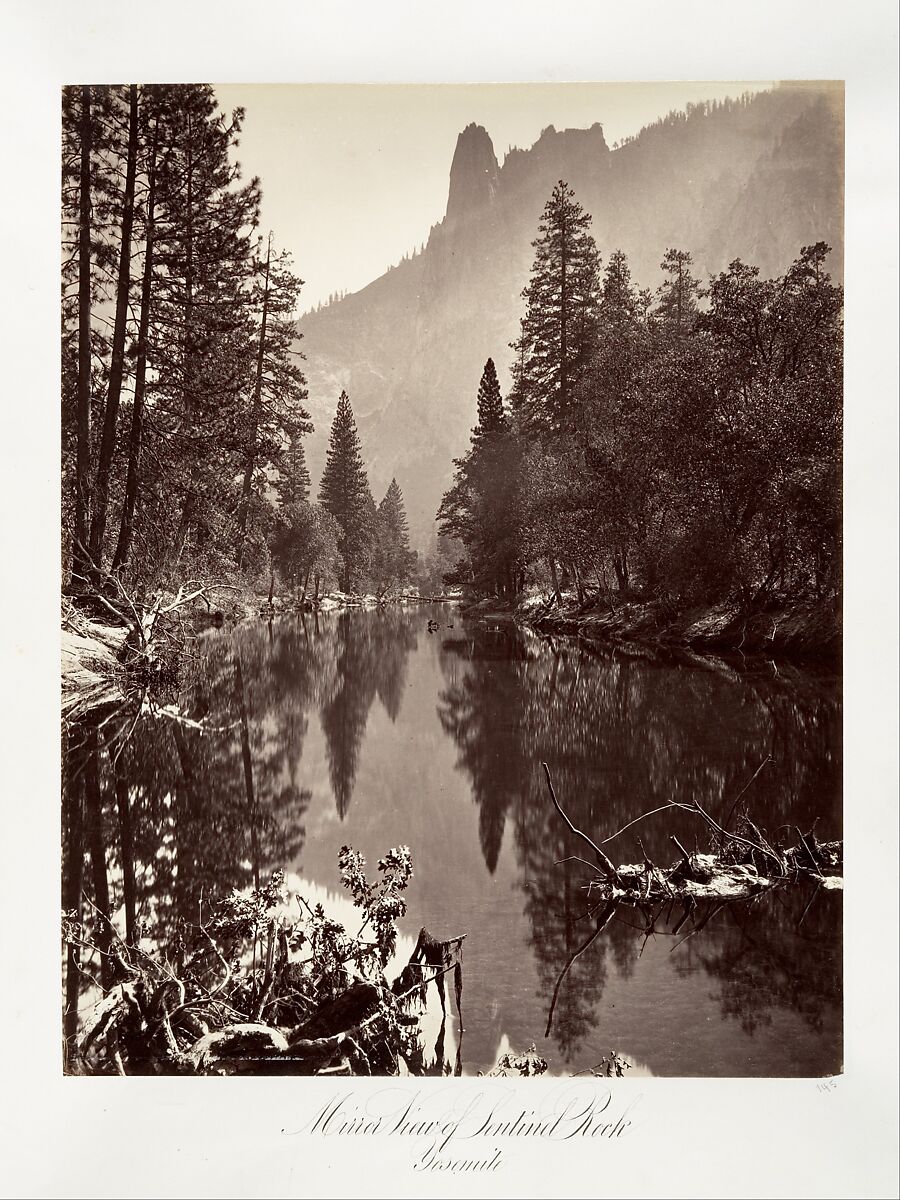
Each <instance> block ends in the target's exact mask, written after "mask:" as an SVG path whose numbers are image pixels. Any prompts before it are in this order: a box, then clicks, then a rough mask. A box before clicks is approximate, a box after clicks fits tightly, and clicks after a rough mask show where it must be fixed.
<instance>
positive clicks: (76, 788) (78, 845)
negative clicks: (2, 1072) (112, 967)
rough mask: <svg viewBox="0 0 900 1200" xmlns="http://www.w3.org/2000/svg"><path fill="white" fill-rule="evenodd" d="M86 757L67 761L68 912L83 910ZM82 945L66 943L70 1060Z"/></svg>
mask: <svg viewBox="0 0 900 1200" xmlns="http://www.w3.org/2000/svg"><path fill="white" fill-rule="evenodd" d="M82 766H83V760H81V757H80V756H78V763H77V766H76V765H75V763H74V762H70V763H69V764H68V765H67V768H66V769H67V775H68V779H67V781H66V794H65V808H64V813H65V834H66V847H65V873H64V875H63V890H62V906H63V909H64V910H65V911H66V912H73V911H74V912H75V913H80V912H81V881H82V874H83V871H84V841H83V838H84V818H83V796H84V771H83V769H79V768H81V767H82ZM80 963H81V947H80V946H71V945H70V946H67V947H66V1009H65V1015H64V1017H63V1037H64V1038H65V1056H66V1063H67V1064H69V1063H70V1062H71V1059H72V1052H73V1050H74V1048H75V1039H76V1037H77V1035H78V993H79V991H80V985H81V979H82V974H81V971H80V970H79V966H80Z"/></svg>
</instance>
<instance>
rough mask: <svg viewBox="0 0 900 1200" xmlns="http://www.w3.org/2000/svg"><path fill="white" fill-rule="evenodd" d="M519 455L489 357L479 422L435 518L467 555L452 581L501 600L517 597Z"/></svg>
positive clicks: (480, 388) (480, 391) (480, 394)
mask: <svg viewBox="0 0 900 1200" xmlns="http://www.w3.org/2000/svg"><path fill="white" fill-rule="evenodd" d="M519 455H520V446H519V443H518V440H517V439H516V437H515V436H514V435H513V433H512V431H511V429H510V426H509V420H508V418H507V415H506V412H505V410H504V407H503V401H502V398H501V396H500V385H499V383H498V381H497V372H496V369H495V367H494V362H493V359H490V358H489V359H488V360H487V362H486V363H485V365H484V370H483V372H482V375H481V382H480V384H479V386H478V423H477V424H476V425H475V428H474V429H473V430H472V440H471V445H470V448H469V451H468V453H467V454H466V455H465V456H464V457H463V458H458V459H456V460H455V466H456V473H455V476H454V481H453V486H452V487H451V488H450V489H449V490H448V491H447V492H445V494H444V497H443V499H442V500H441V506H440V508H439V509H438V513H437V521H438V525H439V528H440V531H441V533H442V534H443V535H445V536H449V537H453V538H457V539H459V541H461V542H462V543H463V545H464V546H465V548H466V553H467V556H468V563H464V564H462V573H460V572H459V570H458V571H457V573H456V575H455V577H454V578H453V579H452V581H453V582H463V581H465V582H474V583H475V584H476V585H478V586H480V587H482V588H484V589H485V590H489V591H495V592H496V593H497V594H498V595H501V596H512V595H514V594H515V592H516V590H517V587H518V583H519V570H520V566H521V562H520V557H519V542H520V530H519V469H520V461H519ZM449 581H451V579H450V577H448V582H449Z"/></svg>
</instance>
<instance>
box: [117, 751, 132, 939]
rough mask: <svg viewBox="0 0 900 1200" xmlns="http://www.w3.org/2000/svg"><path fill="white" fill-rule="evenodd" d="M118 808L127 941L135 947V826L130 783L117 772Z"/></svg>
mask: <svg viewBox="0 0 900 1200" xmlns="http://www.w3.org/2000/svg"><path fill="white" fill-rule="evenodd" d="M116 806H117V808H118V811H119V839H120V843H121V851H122V891H123V894H124V898H125V940H126V941H127V942H128V943H129V945H133V944H134V941H135V932H136V914H135V908H136V905H135V886H134V826H133V824H132V820H131V801H130V799H129V796H128V782H127V780H125V779H124V778H123V777H122V776H121V775H120V774H119V773H118V771H117V772H116Z"/></svg>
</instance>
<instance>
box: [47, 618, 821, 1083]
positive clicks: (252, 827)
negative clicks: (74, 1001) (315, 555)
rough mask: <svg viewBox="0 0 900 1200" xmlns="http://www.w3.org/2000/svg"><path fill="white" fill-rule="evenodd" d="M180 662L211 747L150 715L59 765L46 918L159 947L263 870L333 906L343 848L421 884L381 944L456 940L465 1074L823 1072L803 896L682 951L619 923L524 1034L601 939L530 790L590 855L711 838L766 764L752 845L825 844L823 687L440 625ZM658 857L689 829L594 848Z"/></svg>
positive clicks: (392, 623)
mask: <svg viewBox="0 0 900 1200" xmlns="http://www.w3.org/2000/svg"><path fill="white" fill-rule="evenodd" d="M429 618H432V619H433V621H435V622H436V623H437V624H438V626H439V628H437V629H436V630H435V631H433V632H432V631H429V626H428V622H429ZM199 649H200V661H199V663H198V678H197V682H196V683H195V684H194V685H192V687H191V690H190V692H189V694H188V695H187V696H186V697H185V700H184V708H185V711H187V713H188V714H189V715H190V717H191V718H192V719H194V720H196V721H198V722H199V721H201V719H202V720H203V722H204V724H206V725H209V726H211V727H212V730H213V731H212V732H205V733H202V734H201V733H200V732H199V731H198V730H195V729H192V728H185V727H183V726H177V725H174V724H173V723H172V722H171V721H168V720H165V719H159V718H157V719H149V718H148V719H145V720H143V721H142V722H141V723H140V724H139V725H138V727H137V728H136V729H135V731H134V734H133V736H132V738H131V740H130V741H129V742H128V743H127V745H126V747H125V749H124V751H123V752H122V754H121V755H120V757H119V760H118V763H117V764H116V767H115V769H114V770H113V769H112V767H111V765H110V763H109V762H108V761H107V759H108V756H103V761H99V758H98V756H97V755H96V754H94V757H93V759H92V757H91V754H92V750H91V739H90V737H88V739H87V741H86V743H85V744H83V745H82V747H81V748H80V750H79V751H78V761H77V762H73V761H70V764H69V770H70V773H71V774H72V775H74V774H76V773H82V772H83V774H84V780H85V783H84V793H83V794H84V796H85V807H84V819H83V821H80V822H79V824H78V827H77V828H74V829H73V828H72V827H71V822H69V829H68V845H67V846H66V848H65V849H66V854H65V860H64V861H65V864H66V871H65V872H64V897H63V899H64V904H65V903H66V899H67V897H68V900H69V901H70V903H69V904H67V905H66V906H67V907H72V906H74V904H75V903H77V899H78V896H79V892H80V890H81V889H84V890H85V891H86V892H87V893H88V894H90V895H92V896H93V898H95V899H96V900H97V902H98V903H99V904H100V905H101V907H106V908H108V909H109V910H112V911H116V910H117V909H119V908H121V907H122V906H124V904H125V900H126V899H128V900H129V904H130V905H132V906H133V909H134V912H133V916H134V918H135V919H136V920H137V921H139V922H141V923H142V924H143V925H144V926H145V927H146V928H147V930H148V931H149V932H150V934H151V936H153V937H154V938H157V939H161V940H164V939H165V938H166V937H168V936H173V935H174V933H175V931H176V930H177V925H178V921H179V919H180V918H182V917H183V918H186V919H188V920H195V919H196V917H197V909H198V903H199V902H200V901H201V899H202V898H204V897H205V898H206V902H208V903H211V902H212V901H213V900H214V898H215V897H216V896H220V895H222V894H223V893H224V892H226V891H228V890H229V889H230V887H232V886H237V887H244V886H247V885H249V884H252V883H253V881H254V877H255V876H257V875H258V876H259V877H261V878H262V879H263V881H265V879H266V878H267V877H268V874H269V872H271V870H273V869H274V868H275V867H284V868H285V870H286V871H288V872H293V873H295V874H296V875H298V876H299V877H300V879H301V884H302V881H307V882H308V883H309V886H310V888H311V889H314V890H315V891H316V894H317V895H319V896H320V895H322V894H323V893H334V892H335V891H339V890H340V889H339V887H338V874H337V859H338V852H339V850H340V848H341V846H342V845H344V844H345V843H349V844H350V845H352V846H354V847H356V848H357V849H359V850H361V851H362V852H363V853H364V854H365V856H366V859H367V860H368V862H369V863H370V864H372V865H374V863H375V862H376V861H377V859H378V858H379V857H380V856H381V855H382V854H383V853H384V852H385V851H386V850H387V849H388V848H389V847H391V846H396V845H399V844H403V843H405V844H407V845H409V847H410V849H411V851H412V858H413V865H414V870H415V876H414V878H413V881H412V883H411V885H410V889H409V891H408V893H407V895H408V901H409V915H408V917H407V918H406V919H405V921H404V922H403V923H402V925H401V930H402V932H403V933H405V934H407V935H408V936H409V938H410V939H411V940H414V939H415V937H416V934H417V932H418V929H419V926H421V925H425V926H426V927H427V928H428V929H429V930H430V931H431V932H432V933H433V934H434V935H436V936H437V937H439V938H446V937H450V936H452V935H456V934H460V933H466V934H467V935H468V937H467V940H466V947H465V954H464V980H465V990H464V1000H463V1015H464V1019H465V1022H464V1023H465V1032H464V1036H463V1042H462V1047H461V1049H462V1054H461V1058H462V1063H463V1071H464V1073H466V1074H474V1073H476V1072H477V1071H479V1070H487V1069H489V1068H490V1067H491V1066H492V1065H493V1064H494V1062H495V1061H496V1057H497V1054H498V1051H500V1050H502V1049H507V1048H509V1047H512V1048H513V1049H515V1050H526V1049H527V1048H528V1047H529V1046H530V1045H531V1043H532V1042H533V1043H535V1045H536V1047H537V1049H538V1052H539V1053H540V1054H541V1055H542V1056H543V1057H545V1058H546V1059H548V1061H549V1062H550V1067H551V1070H552V1071H557V1072H571V1071H578V1070H583V1069H587V1068H589V1067H591V1066H593V1065H594V1064H596V1063H599V1062H600V1061H601V1059H602V1058H603V1057H604V1056H605V1055H608V1054H609V1052H610V1051H611V1050H615V1051H616V1052H618V1054H619V1055H622V1056H624V1058H625V1059H626V1060H627V1061H629V1062H630V1063H631V1064H632V1068H631V1072H630V1073H631V1074H639V1073H648V1074H655V1075H719V1076H743V1075H776V1076H777V1075H801V1076H802V1075H810V1076H816V1075H823V1074H829V1073H833V1072H836V1071H838V1070H839V1069H840V1066H841V1061H842V1026H841V895H840V893H839V892H825V891H822V892H818V893H816V892H815V891H814V890H813V889H812V888H811V887H810V888H797V889H794V890H790V889H785V890H784V892H782V893H776V894H774V895H772V896H770V897H768V898H765V899H762V900H759V901H757V902H755V903H752V904H740V905H730V906H727V907H725V908H723V909H722V910H721V911H720V912H718V913H717V914H715V915H714V916H713V917H712V918H711V919H710V921H709V922H708V923H707V924H706V925H705V926H704V927H703V928H702V929H701V930H700V931H699V932H697V933H695V934H693V935H692V936H690V937H687V938H686V940H685V935H686V934H687V933H689V932H690V930H691V928H692V923H691V922H690V921H687V922H686V923H685V924H684V925H683V926H682V928H681V929H679V930H678V932H677V934H676V933H675V932H674V930H675V928H676V926H677V925H678V923H679V920H680V919H681V917H682V913H681V912H680V911H676V912H674V913H672V914H671V916H670V917H669V919H668V920H666V918H665V915H663V918H662V919H661V920H660V922H659V923H658V924H657V932H656V934H654V935H652V936H649V937H648V936H645V932H644V920H643V918H642V917H641V915H640V913H639V912H637V911H634V910H631V909H627V908H623V909H620V910H619V914H618V916H617V917H616V919H614V920H613V922H612V923H611V924H610V925H609V926H608V927H607V928H606V930H605V931H604V932H603V933H602V934H601V936H600V937H599V938H598V939H597V940H596V941H595V942H594V943H593V945H591V946H590V947H589V949H587V950H586V951H585V952H584V953H583V954H582V955H580V956H579V957H578V958H577V959H576V961H575V962H574V964H573V966H572V968H571V970H570V971H569V972H568V974H567V976H566V978H565V980H564V982H563V984H562V986H561V987H560V989H559V996H558V999H557V1003H556V1009H555V1012H554V1016H553V1023H552V1026H551V1029H550V1033H549V1036H547V1037H545V1029H546V1025H547V1017H548V1009H549V1007H550V1002H551V998H552V995H553V991H554V987H555V985H556V982H557V979H558V977H559V974H560V972H561V971H562V969H563V968H564V966H565V964H566V962H567V960H568V959H569V958H570V956H571V955H572V954H573V952H574V951H575V950H577V948H578V947H579V946H580V945H582V943H583V942H584V941H585V940H586V939H587V938H588V937H589V936H590V934H591V931H592V929H593V927H594V926H593V923H592V917H591V915H590V912H589V909H590V907H591V906H590V900H589V897H588V895H587V893H586V891H585V882H586V879H587V878H588V876H589V872H588V870H587V869H586V867H584V866H583V865H582V864H581V863H579V862H578V861H574V860H572V858H571V857H570V856H573V855H581V854H582V853H583V851H584V850H585V847H584V846H583V844H579V843H578V842H577V841H573V840H571V839H570V837H569V836H568V835H567V834H566V833H565V831H564V830H563V828H562V824H561V822H560V820H559V818H558V816H557V815H556V814H555V812H554V810H553V808H552V807H551V805H550V802H549V800H548V797H547V793H546V790H545V784H544V782H543V778H542V773H541V769H540V764H541V762H542V761H546V762H547V763H548V764H549V766H550V768H551V771H552V773H553V778H554V781H555V784H556V789H557V793H558V795H559V797H560V800H561V802H562V803H563V805H564V806H565V807H566V809H567V810H568V812H569V814H570V816H571V817H572V819H573V821H574V822H575V824H576V825H578V826H580V827H581V828H584V829H587V830H589V831H590V832H591V833H592V835H593V836H594V837H595V839H599V838H607V837H609V836H610V835H611V834H612V833H614V832H615V831H616V830H617V829H619V828H620V827H621V826H623V825H625V824H626V823H627V822H629V821H631V820H632V819H633V818H634V817H636V816H638V815H639V814H640V813H642V812H646V811H648V810H650V809H653V808H658V807H659V806H660V805H663V804H665V803H666V802H667V801H669V800H678V799H684V800H691V799H697V800H699V801H700V803H701V805H702V806H703V807H704V808H705V809H706V810H707V811H708V812H710V813H712V814H713V815H714V816H717V817H718V818H720V819H724V818H726V817H727V816H728V814H729V810H730V809H731V807H732V804H733V802H734V800H735V798H736V797H738V795H739V793H740V792H741V791H742V789H743V788H744V787H745V785H746V784H747V782H748V780H750V778H751V777H752V776H753V774H754V772H755V771H756V770H757V768H758V767H759V766H760V764H761V763H763V761H764V760H765V759H766V758H767V756H768V757H769V759H770V761H768V762H767V763H766V765H765V766H764V767H763V769H762V770H761V771H760V772H759V774H758V776H757V777H756V779H755V780H754V782H753V783H752V785H751V786H750V788H749V789H748V790H747V792H746V795H745V796H744V798H743V799H744V801H746V802H747V808H748V812H749V815H750V817H751V818H752V820H753V821H754V822H755V823H756V824H757V825H759V826H761V827H762V828H764V829H766V830H767V831H768V833H769V835H770V836H772V837H775V836H779V835H778V830H779V828H780V827H782V826H789V827H790V828H785V829H782V830H781V836H783V837H784V838H785V839H786V842H788V843H789V844H794V843H796V841H797V837H796V834H795V831H794V829H793V826H800V828H801V829H803V830H804V831H805V830H807V829H809V827H810V826H811V825H812V824H813V822H814V821H815V820H816V819H818V824H817V825H816V832H817V834H818V836H819V837H820V838H821V839H822V840H826V839H830V838H835V837H839V836H841V795H840V786H841V782H840V781H841V752H840V747H841V699H840V689H839V685H838V681H837V680H836V679H835V678H834V677H832V676H829V675H824V674H820V673H809V672H805V671H801V670H799V669H797V668H793V667H786V666H784V665H783V664H778V665H777V666H776V665H775V664H773V663H766V662H756V663H754V664H736V663H735V662H734V661H731V662H728V663H726V662H724V661H722V660H720V659H700V658H697V659H695V660H688V661H684V660H679V661H678V662H676V661H674V660H661V659H659V658H656V657H654V656H652V655H650V654H649V653H640V652H632V653H626V652H624V651H621V650H608V649H603V648H600V647H597V646H593V645H590V646H589V645H583V644H581V643H579V642H577V641H572V640H566V639H559V640H548V639H544V638H538V637H537V636H535V635H533V634H530V633H528V632H524V631H521V630H518V629H516V628H515V627H514V626H512V625H510V624H503V625H498V624H496V623H494V624H493V625H492V624H491V622H486V623H483V624H476V623H474V622H469V621H465V620H463V619H462V618H461V617H460V615H459V613H458V610H457V609H455V608H454V607H451V606H437V605H435V606H424V605H423V606H418V607H399V606H393V607H390V608H388V609H387V610H383V611H356V612H341V613H332V614H327V615H321V614H320V615H318V616H314V615H310V616H305V617H302V618H301V617H295V618H282V619H279V620H277V621H276V622H274V623H272V624H271V625H269V624H266V623H263V622H257V623H253V624H249V625H246V626H243V627H241V628H239V629H238V630H237V631H236V632H232V633H227V632H224V633H212V634H210V635H206V636H205V637H204V638H203V639H202V640H201V642H200V648H199ZM242 712H243V714H244V718H245V720H244V724H243V728H244V730H245V731H246V738H247V740H248V741H249V751H250V755H249V758H250V764H251V771H252V784H253V795H254V802H253V806H252V808H248V803H247V787H246V785H247V779H246V774H245V757H244V755H243V754H242V739H241V721H240V715H241V713H242ZM95 744H96V743H95ZM670 834H675V835H676V836H677V837H678V838H679V839H680V840H681V841H682V842H683V843H684V844H685V845H686V846H688V847H689V848H693V847H694V846H696V847H698V848H700V849H704V848H705V847H706V833H705V830H704V828H703V827H702V825H701V823H700V821H699V820H698V819H696V818H694V817H692V816H691V815H690V814H687V813H683V812H682V813H677V814H672V813H665V814H660V815H658V816H655V817H650V818H649V819H648V820H646V821H644V822H642V823H641V824H640V825H639V826H637V827H635V828H633V829H630V830H628V831H627V832H625V833H623V834H622V835H621V836H620V837H619V838H617V839H615V840H614V841H612V842H611V843H609V844H608V845H607V846H606V849H607V851H608V852H609V853H610V854H611V857H612V858H613V860H614V861H621V862H633V861H639V860H640V858H641V852H640V850H639V849H638V846H637V842H636V835H639V836H640V837H641V839H642V841H643V845H644V848H645V850H646V852H647V853H648V854H649V855H650V857H651V858H653V859H654V861H656V862H658V863H663V864H668V863H669V862H672V861H675V858H676V857H677V854H676V852H675V851H674V848H673V847H672V845H671V844H670V842H669V841H668V837H669V835H670ZM73 838H76V839H77V840H78V842H80V843H81V844H80V845H74V844H73V841H72V839H73ZM589 856H590V854H589V852H588V857H589ZM566 859H569V861H561V860H566ZM126 875H127V877H128V878H132V877H133V878H134V881H135V883H134V889H133V895H132V896H131V897H125V896H124V895H123V890H124V889H123V879H124V878H125V877H126ZM73 986H75V985H73ZM70 996H71V993H70ZM454 1036H458V1031H456V1034H455V1035H454Z"/></svg>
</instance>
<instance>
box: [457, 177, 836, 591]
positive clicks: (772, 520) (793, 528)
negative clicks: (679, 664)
mask: <svg viewBox="0 0 900 1200" xmlns="http://www.w3.org/2000/svg"><path fill="white" fill-rule="evenodd" d="M534 248H535V259H534V265H533V268H532V272H531V278H530V281H529V283H528V286H527V287H526V289H525V291H524V293H523V298H524V300H525V311H524V314H523V316H522V319H521V327H520V335H519V338H518V339H517V341H516V342H515V343H514V345H513V348H514V349H515V351H516V359H515V362H514V365H513V379H512V387H511V390H510V392H509V395H508V396H507V398H506V401H505V403H504V402H503V401H502V400H501V396H500V388H499V385H498V382H497V376H496V371H495V369H494V364H493V362H492V361H491V360H488V362H487V363H486V365H485V368H484V374H483V376H482V380H481V386H480V388H479V392H478V424H477V425H476V427H475V428H474V430H473V432H472V439H471V444H470V447H469V449H468V452H467V453H466V454H465V455H464V456H463V457H462V458H461V459H458V460H456V463H455V467H456V472H455V477H454V481H453V485H452V487H451V488H450V489H449V490H448V491H447V492H446V494H445V495H444V498H443V501H442V504H441V507H440V509H439V512H438V522H439V526H440V529H441V531H442V533H443V534H444V535H445V536H449V537H451V538H454V539H457V540H458V542H460V543H461V544H462V545H463V547H464V548H465V558H464V559H463V560H462V561H461V562H459V563H458V564H457V566H456V568H455V570H454V571H452V572H451V573H450V575H449V576H448V579H450V580H453V581H454V582H460V583H466V584H469V585H470V586H471V587H472V588H473V589H474V590H475V591H476V592H479V593H480V594H483V595H487V594H494V595H498V596H501V597H507V598H511V597H512V596H514V595H515V594H516V593H518V592H519V591H520V590H521V589H522V588H523V587H524V586H525V584H526V583H527V582H530V581H537V582H540V583H546V584H548V585H549V586H550V587H551V588H552V590H553V592H554V593H555V595H556V597H557V598H559V597H560V594H561V590H562V589H563V588H565V587H568V588H571V589H573V590H574V591H575V592H576V593H577V597H578V600H579V601H580V602H584V601H585V600H586V598H587V595H588V593H589V592H590V591H599V592H606V591H610V590H613V589H615V590H617V591H618V592H619V593H622V594H626V595H627V594H643V595H646V596H652V597H663V598H666V599H669V600H675V601H683V602H687V603H693V602H712V601H716V600H720V599H724V598H732V599H739V600H741V601H745V602H746V601H750V600H751V599H754V600H759V599H760V598H761V597H772V596H790V597H801V596H804V597H806V596H809V597H823V596H830V595H834V594H835V593H836V592H837V590H838V588H839V585H840V562H841V550H840V538H841V523H840V479H841V437H842V423H841V416H842V412H841V410H842V311H843V293H842V289H841V288H840V287H838V286H836V285H835V284H833V283H832V281H831V278H830V276H829V274H828V272H827V268H826V260H827V257H828V253H829V247H828V246H827V245H825V244H824V243H821V242H820V243H817V244H816V245H812V246H804V247H802V248H801V249H800V253H799V255H798V257H797V259H796V261H795V262H794V263H793V264H792V265H791V267H790V268H789V269H788V270H787V272H786V273H785V274H784V275H783V276H781V277H779V278H775V279H764V278H761V277H760V273H759V271H758V270H757V269H756V268H755V267H753V266H749V265H747V264H745V263H743V262H741V261H740V260H735V261H734V262H732V263H731V265H730V266H729V268H728V270H727V271H723V272H721V273H719V274H718V275H715V276H713V277H712V278H711V279H710V280H709V282H708V284H707V285H706V286H705V287H704V286H701V284H700V282H699V281H698V280H697V279H696V278H695V277H694V275H693V274H692V259H691V255H690V254H689V253H688V252H686V251H683V250H677V249H668V250H667V251H666V252H665V255H664V257H663V260H662V263H661V268H662V271H663V273H664V278H663V282H662V284H661V285H660V287H659V288H658V289H657V291H656V293H655V294H652V293H651V292H649V291H647V290H641V289H640V288H638V287H637V286H636V285H635V283H634V282H633V281H632V279H631V274H630V271H629V266H628V262H627V259H626V257H625V255H624V254H623V253H621V252H620V251H614V252H613V253H612V254H610V256H609V259H608V261H607V263H606V266H605V269H602V263H601V258H600V254H599V252H598V250H597V247H596V245H595V243H594V239H593V237H592V235H591V232H590V217H589V216H588V214H586V213H585V212H584V211H583V210H582V208H581V206H580V205H579V204H578V202H577V200H576V198H575V195H574V193H573V191H572V189H571V188H569V187H568V186H567V185H566V183H565V182H563V181H560V182H559V183H558V184H557V185H556V187H555V188H554V190H553V194H552V196H551V197H550V199H549V200H548V202H547V204H546V206H545V209H544V213H543V216H542V219H541V222H540V227H539V234H538V237H537V239H536V240H535V242H534Z"/></svg>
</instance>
